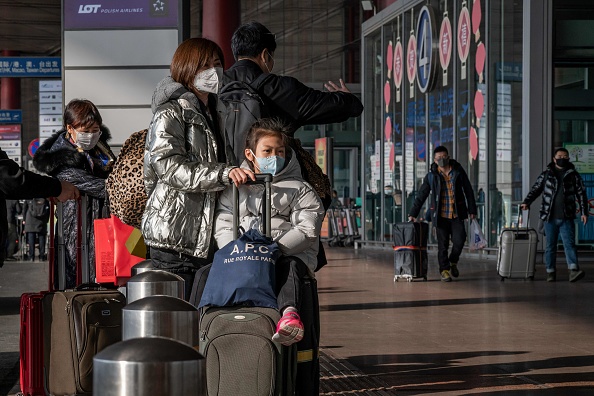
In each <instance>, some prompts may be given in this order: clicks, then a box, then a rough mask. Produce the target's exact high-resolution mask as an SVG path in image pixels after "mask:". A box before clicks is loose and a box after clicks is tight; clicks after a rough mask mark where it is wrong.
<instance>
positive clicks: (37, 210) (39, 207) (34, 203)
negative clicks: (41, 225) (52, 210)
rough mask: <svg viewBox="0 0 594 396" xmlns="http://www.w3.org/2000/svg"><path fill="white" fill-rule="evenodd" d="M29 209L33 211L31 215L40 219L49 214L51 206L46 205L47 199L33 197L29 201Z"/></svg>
mask: <svg viewBox="0 0 594 396" xmlns="http://www.w3.org/2000/svg"><path fill="white" fill-rule="evenodd" d="M28 210H29V212H31V216H33V217H35V218H36V219H40V220H43V219H44V218H45V217H46V216H47V215H49V207H47V206H46V205H45V199H39V198H38V199H32V200H31V201H30V202H29V209H28Z"/></svg>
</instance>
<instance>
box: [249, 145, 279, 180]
mask: <svg viewBox="0 0 594 396" xmlns="http://www.w3.org/2000/svg"><path fill="white" fill-rule="evenodd" d="M252 154H253V155H254V157H255V158H256V163H257V165H256V166H257V167H258V169H260V173H270V174H271V175H272V176H274V175H276V174H277V173H278V172H280V171H281V170H282V169H283V167H284V166H285V159H284V158H283V157H279V156H278V155H273V156H270V157H263V158H259V157H256V154H254V152H253V151H252Z"/></svg>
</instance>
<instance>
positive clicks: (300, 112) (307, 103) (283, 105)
mask: <svg viewBox="0 0 594 396" xmlns="http://www.w3.org/2000/svg"><path fill="white" fill-rule="evenodd" d="M272 76H273V77H271V78H269V80H268V82H267V83H266V84H263V85H262V88H261V91H262V92H263V94H264V95H265V96H266V97H267V98H270V99H271V102H272V105H273V106H276V107H278V108H280V109H281V110H282V112H285V113H287V114H288V115H289V116H290V117H291V118H292V119H294V120H295V121H296V123H297V124H298V125H299V126H301V125H310V124H330V123H335V122H343V121H346V120H348V119H349V118H351V117H358V116H359V115H361V113H362V112H363V104H362V103H361V101H360V100H359V98H358V97H357V96H355V95H354V94H351V93H346V92H323V91H319V90H317V89H313V88H310V87H308V86H306V85H305V84H303V83H301V82H300V81H299V80H297V79H296V78H293V77H288V76H276V75H272Z"/></svg>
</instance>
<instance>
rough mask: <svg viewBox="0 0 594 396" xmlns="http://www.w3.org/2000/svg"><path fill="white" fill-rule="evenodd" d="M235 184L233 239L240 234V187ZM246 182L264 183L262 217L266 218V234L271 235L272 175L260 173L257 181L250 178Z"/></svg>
mask: <svg viewBox="0 0 594 396" xmlns="http://www.w3.org/2000/svg"><path fill="white" fill-rule="evenodd" d="M232 184H233V239H234V240H235V239H237V238H238V236H239V189H238V188H237V186H236V185H235V184H234V183H232ZM246 184H263V185H264V197H263V200H262V217H263V218H264V229H263V231H264V234H265V235H266V236H267V237H270V236H271V235H272V234H271V222H270V218H271V213H270V212H271V207H272V175H271V174H270V173H260V174H257V175H256V181H251V180H249V181H248V182H247V183H246Z"/></svg>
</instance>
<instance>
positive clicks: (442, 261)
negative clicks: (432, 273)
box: [436, 217, 466, 272]
mask: <svg viewBox="0 0 594 396" xmlns="http://www.w3.org/2000/svg"><path fill="white" fill-rule="evenodd" d="M436 230H437V261H438V262H439V272H441V271H444V270H449V269H450V263H455V264H457V263H458V260H459V259H460V254H461V253H462V249H463V248H464V242H466V228H465V226H464V220H460V218H458V217H456V218H454V219H446V218H443V217H437V227H436ZM450 238H451V240H452V251H451V253H449V256H448V249H449V247H450Z"/></svg>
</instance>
